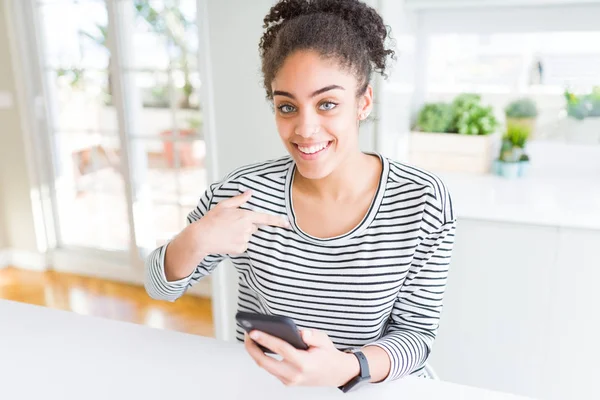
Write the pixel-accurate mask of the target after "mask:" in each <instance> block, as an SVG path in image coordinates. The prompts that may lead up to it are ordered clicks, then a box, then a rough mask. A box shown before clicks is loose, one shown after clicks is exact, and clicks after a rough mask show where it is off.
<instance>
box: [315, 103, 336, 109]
mask: <svg viewBox="0 0 600 400" xmlns="http://www.w3.org/2000/svg"><path fill="white" fill-rule="evenodd" d="M336 106H337V104H335V103H332V102H331V101H326V102H324V103H321V105H320V106H319V109H321V110H323V111H329V110H333V109H334V108H335V107H336Z"/></svg>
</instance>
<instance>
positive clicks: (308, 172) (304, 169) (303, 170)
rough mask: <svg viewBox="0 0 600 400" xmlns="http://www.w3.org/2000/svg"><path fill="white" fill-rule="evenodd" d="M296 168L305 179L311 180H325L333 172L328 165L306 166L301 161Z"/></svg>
mask: <svg viewBox="0 0 600 400" xmlns="http://www.w3.org/2000/svg"><path fill="white" fill-rule="evenodd" d="M296 168H297V170H298V172H299V173H300V175H302V177H303V178H305V179H311V180H319V179H323V178H325V177H327V176H328V175H329V174H331V172H332V171H331V170H332V168H331V167H329V166H327V165H314V164H313V165H305V164H304V163H302V161H301V160H300V162H296Z"/></svg>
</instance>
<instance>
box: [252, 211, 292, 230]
mask: <svg viewBox="0 0 600 400" xmlns="http://www.w3.org/2000/svg"><path fill="white" fill-rule="evenodd" d="M248 216H249V218H250V220H251V221H252V223H253V224H256V225H271V226H279V227H281V228H289V227H290V223H289V222H288V220H287V218H285V217H282V216H281V215H273V214H266V213H261V212H257V211H248Z"/></svg>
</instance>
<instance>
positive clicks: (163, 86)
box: [0, 0, 600, 399]
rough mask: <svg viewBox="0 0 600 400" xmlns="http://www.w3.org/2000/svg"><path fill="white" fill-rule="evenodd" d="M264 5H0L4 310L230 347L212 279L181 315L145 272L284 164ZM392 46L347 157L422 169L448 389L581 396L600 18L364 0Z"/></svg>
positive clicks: (220, 275)
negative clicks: (443, 267) (427, 185)
mask: <svg viewBox="0 0 600 400" xmlns="http://www.w3.org/2000/svg"><path fill="white" fill-rule="evenodd" d="M274 3H275V1H272V0H253V1H246V0H37V1H36V0H0V154H1V156H0V298H4V299H10V300H16V301H22V302H27V303H32V304H38V305H43V306H48V307H53V308H60V309H65V310H69V311H73V312H76V313H80V314H85V315H94V316H99V317H105V318H112V319H119V320H123V321H129V322H133V323H140V324H145V325H148V326H151V327H154V328H159V329H172V330H178V331H182V332H188V333H193V334H200V335H205V336H216V337H218V338H220V339H226V340H232V339H233V335H234V328H233V318H232V316H233V314H234V312H235V302H236V296H235V294H236V287H237V286H236V285H237V276H236V273H235V271H234V270H233V269H232V268H228V265H227V262H224V264H226V265H223V266H220V267H219V268H218V269H217V272H216V273H215V274H213V276H211V277H209V278H207V279H204V280H202V281H200V282H199V283H198V284H196V285H195V286H194V287H193V288H191V289H190V290H189V291H188V293H187V294H186V295H185V296H184V297H182V298H181V299H180V300H178V301H177V302H175V303H167V302H159V301H154V300H151V299H150V298H149V297H148V296H147V295H146V293H145V291H144V289H143V287H142V286H141V285H142V277H143V262H144V257H145V256H146V255H147V254H148V253H149V251H151V250H152V249H154V248H155V247H156V246H157V245H160V244H162V243H165V242H166V241H168V240H169V239H170V238H172V237H173V236H174V235H176V234H177V233H178V232H179V231H180V230H181V229H182V228H183V227H184V226H185V223H186V222H185V217H186V215H187V213H188V212H189V211H190V210H191V209H192V208H193V207H194V206H195V205H196V202H197V201H198V198H199V196H200V195H201V194H202V192H203V191H204V190H205V189H206V187H207V184H209V183H210V182H212V181H215V180H217V179H219V178H221V177H222V176H224V175H225V174H226V173H228V172H229V171H231V170H232V169H234V168H236V167H239V166H241V165H243V164H246V163H250V162H255V161H259V160H263V159H268V158H274V157H278V156H280V155H283V154H284V152H285V150H284V148H283V146H282V145H281V144H280V143H279V138H278V136H277V133H276V130H275V124H274V118H273V114H272V111H271V109H270V106H269V105H268V103H267V102H266V101H265V100H264V92H263V89H262V88H261V81H260V78H261V77H260V62H259V58H258V41H259V38H260V36H261V33H262V18H263V17H264V15H265V14H266V13H267V11H268V9H269V7H270V6H271V5H272V4H274ZM368 3H369V4H371V5H372V6H374V7H376V8H377V9H378V11H379V12H380V13H381V15H382V16H383V18H384V20H385V22H386V23H387V24H388V25H390V27H391V34H392V37H393V38H394V39H395V45H396V50H397V60H396V62H395V64H394V65H393V69H392V70H391V73H390V76H389V77H388V79H387V80H384V79H380V78H375V79H374V81H373V85H374V90H375V98H376V110H375V115H374V118H373V120H372V121H371V122H370V123H368V124H366V125H365V126H363V127H362V132H361V146H362V147H363V149H364V150H366V151H378V152H381V153H382V154H383V155H385V156H388V157H390V158H393V159H396V160H399V161H403V162H406V163H409V164H413V165H416V166H420V167H423V168H425V169H427V170H430V171H432V172H435V173H437V174H438V175H439V176H440V177H441V178H442V179H443V180H444V181H445V182H446V183H447V185H448V186H449V188H450V190H451V192H452V195H453V199H454V205H455V207H456V210H457V215H458V219H459V227H458V233H457V242H456V247H455V252H454V257H453V264H452V272H451V278H450V283H449V286H448V291H447V295H446V302H445V304H446V305H445V310H444V317H443V319H442V323H441V327H440V331H439V336H438V340H437V342H436V345H435V346H436V347H435V348H434V352H433V353H432V357H431V361H432V365H433V367H434V368H435V369H436V371H437V372H438V375H440V377H441V378H442V379H444V380H449V381H453V382H458V383H464V384H469V385H475V386H480V387H485V388H490V389H497V390H503V391H508V392H513V393H518V394H524V395H530V396H533V397H537V398H549V399H559V398H574V397H576V396H580V397H582V398H593V396H591V397H590V393H592V391H593V390H594V388H593V382H594V378H595V377H596V376H598V374H600V368H599V367H598V364H597V360H598V359H599V358H600V344H599V343H598V340H597V336H598V334H597V332H598V328H599V327H600V321H599V319H600V317H599V315H600V313H598V311H597V308H598V306H599V305H600V302H599V300H598V297H597V295H596V290H597V287H598V282H599V279H600V272H599V270H600V259H599V257H598V255H597V252H596V251H595V249H596V247H597V246H598V244H600V23H599V21H600V1H596V0H509V1H508V0H507V1H500V0H479V1H477V0H372V1H368Z"/></svg>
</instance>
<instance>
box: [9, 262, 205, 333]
mask: <svg viewBox="0 0 600 400" xmlns="http://www.w3.org/2000/svg"><path fill="white" fill-rule="evenodd" d="M0 298H1V299H8V300H14V301H19V302H23V303H29V304H36V305H41V306H46V307H51V308H57V309H61V310H67V311H73V312H76V313H79V314H85V315H93V316H98V317H103V318H110V319H116V320H121V321H127V322H133V323H136V324H143V325H148V326H152V327H155V328H161V329H169V330H176V331H180V332H187V333H192V334H198V335H203V336H211V337H213V336H214V326H213V322H212V310H211V302H210V300H209V299H203V298H199V297H195V296H191V295H184V296H182V297H181V298H180V299H179V300H177V301H175V302H173V303H171V302H166V301H157V300H153V299H151V298H150V297H148V295H147V294H146V291H145V290H144V288H143V287H139V286H134V285H128V284H123V283H117V282H112V281H106V280H102V279H97V278H88V277H83V276H78V275H72V274H66V273H62V272H54V271H45V272H38V271H28V270H21V269H16V268H4V269H0Z"/></svg>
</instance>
